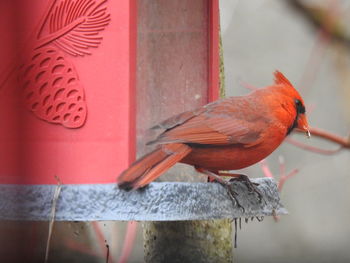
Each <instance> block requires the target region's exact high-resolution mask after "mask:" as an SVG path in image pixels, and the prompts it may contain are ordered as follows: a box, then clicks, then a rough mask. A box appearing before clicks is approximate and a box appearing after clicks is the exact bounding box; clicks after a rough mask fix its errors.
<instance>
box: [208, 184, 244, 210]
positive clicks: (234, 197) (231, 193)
mask: <svg viewBox="0 0 350 263" xmlns="http://www.w3.org/2000/svg"><path fill="white" fill-rule="evenodd" d="M215 181H216V182H218V183H219V184H221V185H222V186H223V187H225V188H226V190H227V193H228V195H229V197H230V198H231V200H232V202H233V204H234V205H237V206H238V208H240V209H242V212H243V213H244V212H245V209H244V207H243V206H242V205H241V204H240V203H239V201H238V199H237V196H238V193H236V192H235V191H234V190H233V189H232V187H231V184H230V182H227V181H218V180H215Z"/></svg>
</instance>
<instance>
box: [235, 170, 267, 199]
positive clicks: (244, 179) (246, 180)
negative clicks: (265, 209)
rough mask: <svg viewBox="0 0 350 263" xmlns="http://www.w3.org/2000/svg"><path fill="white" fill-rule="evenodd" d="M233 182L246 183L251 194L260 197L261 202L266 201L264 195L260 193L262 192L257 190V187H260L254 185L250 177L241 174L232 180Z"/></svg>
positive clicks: (256, 184)
mask: <svg viewBox="0 0 350 263" xmlns="http://www.w3.org/2000/svg"><path fill="white" fill-rule="evenodd" d="M233 181H241V182H244V183H245V185H246V186H247V188H248V190H249V192H251V193H256V194H257V195H258V198H259V202H261V201H262V200H264V198H263V195H262V193H261V192H260V190H259V189H258V188H257V186H258V185H259V184H258V183H253V182H252V181H250V179H249V178H248V176H246V175H244V174H239V175H238V176H237V177H233V178H231V179H230V182H233Z"/></svg>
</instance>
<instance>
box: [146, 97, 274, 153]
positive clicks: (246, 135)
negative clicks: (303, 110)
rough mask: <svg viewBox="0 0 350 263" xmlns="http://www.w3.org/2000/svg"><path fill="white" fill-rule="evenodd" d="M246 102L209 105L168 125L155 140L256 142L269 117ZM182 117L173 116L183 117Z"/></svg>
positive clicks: (246, 145)
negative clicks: (185, 118)
mask: <svg viewBox="0 0 350 263" xmlns="http://www.w3.org/2000/svg"><path fill="white" fill-rule="evenodd" d="M247 103H249V102H247V101H246V100H242V99H232V98H231V99H226V100H223V101H219V102H217V103H212V104H209V105H207V106H205V107H203V108H202V111H201V112H200V113H198V114H197V115H194V116H191V118H187V120H184V121H182V122H181V123H178V122H177V124H176V125H172V126H173V127H169V128H168V129H167V130H166V131H165V132H164V133H162V134H161V135H160V136H159V137H158V138H157V139H156V140H155V141H153V142H152V143H175V142H181V143H196V144H210V145H230V144H243V145H244V146H245V147H249V146H252V145H256V144H258V143H259V142H260V141H261V139H262V137H263V133H264V130H265V128H266V126H267V124H268V119H267V118H265V117H264V114H263V113H262V112H261V111H257V109H254V108H252V107H251V106H249V105H247ZM179 116H180V117H173V119H176V118H178V119H181V115H179ZM174 123H175V122H174Z"/></svg>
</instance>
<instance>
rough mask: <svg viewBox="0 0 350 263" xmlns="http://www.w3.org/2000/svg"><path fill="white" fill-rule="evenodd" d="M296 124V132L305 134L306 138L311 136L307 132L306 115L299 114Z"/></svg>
mask: <svg viewBox="0 0 350 263" xmlns="http://www.w3.org/2000/svg"><path fill="white" fill-rule="evenodd" d="M297 123H298V125H297V127H296V128H297V129H298V130H301V131H304V132H305V133H306V136H307V137H308V138H310V137H311V134H310V130H309V124H308V123H307V119H306V115H305V114H300V115H299V118H298V121H297Z"/></svg>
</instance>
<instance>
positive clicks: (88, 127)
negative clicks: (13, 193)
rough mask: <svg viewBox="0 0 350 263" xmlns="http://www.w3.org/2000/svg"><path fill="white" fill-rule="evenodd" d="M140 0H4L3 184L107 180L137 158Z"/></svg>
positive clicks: (0, 19)
mask: <svg viewBox="0 0 350 263" xmlns="http://www.w3.org/2000/svg"><path fill="white" fill-rule="evenodd" d="M135 13H136V9H135V1H133V0H132V1H129V0H119V1H112V0H96V1H95V0H94V1H93V0H50V1H47V0H31V1H26V0H22V1H21V0H14V1H1V2H0V35H1V36H2V41H1V43H0V61H1V62H0V63H1V64H0V120H1V122H2V125H1V128H0V183H29V184H50V183H56V180H55V179H54V176H58V177H59V178H60V179H61V181H62V182H63V183H109V182H114V181H115V178H116V175H117V174H118V173H119V172H120V171H122V170H123V169H124V168H125V167H126V166H127V165H128V163H129V162H130V160H131V159H132V158H133V148H134V147H133V142H134V130H133V123H134V121H133V111H134V108H133V106H134V103H133V96H134V90H133V85H134V78H135V76H134V71H135V43H136V35H135V34H136V24H135Z"/></svg>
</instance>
